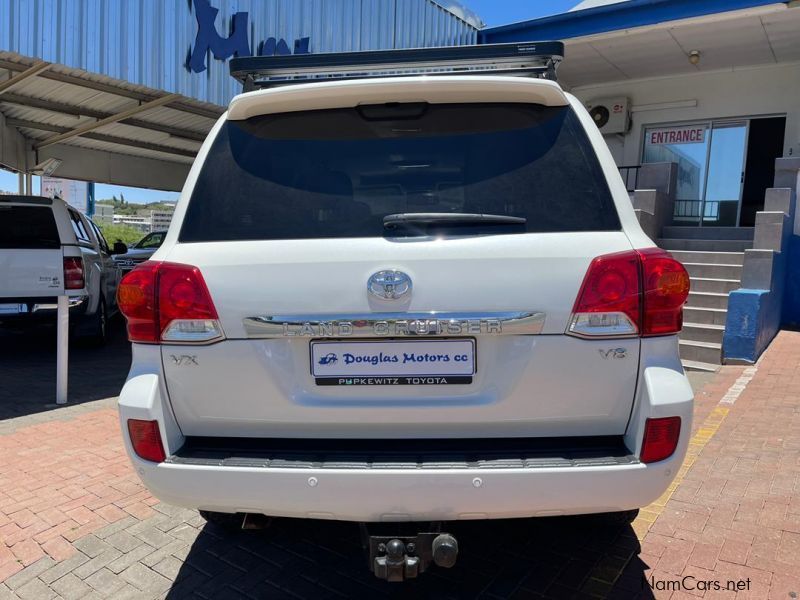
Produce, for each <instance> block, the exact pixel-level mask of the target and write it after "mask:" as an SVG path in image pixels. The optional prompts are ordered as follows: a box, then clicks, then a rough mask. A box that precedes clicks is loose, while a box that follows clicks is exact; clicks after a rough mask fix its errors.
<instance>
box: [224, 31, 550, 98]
mask: <svg viewBox="0 0 800 600" xmlns="http://www.w3.org/2000/svg"><path fill="white" fill-rule="evenodd" d="M562 60H564V44H563V42H525V43H513V44H483V45H477V46H447V47H443V48H412V49H404V50H371V51H366V52H331V53H323V54H289V55H283V56H247V57H241V58H234V59H232V60H231V61H230V70H231V76H233V77H234V78H236V79H237V80H239V81H240V82H242V85H243V87H244V91H245V92H250V91H253V90H258V89H265V88H269V87H275V86H279V85H287V84H293V83H308V82H312V81H342V80H349V79H371V78H377V77H387V76H390V77H403V76H413V75H482V74H485V75H516V76H527V77H538V78H542V79H549V80H552V81H555V80H556V69H557V68H558V65H559V63H560V62H561V61H562Z"/></svg>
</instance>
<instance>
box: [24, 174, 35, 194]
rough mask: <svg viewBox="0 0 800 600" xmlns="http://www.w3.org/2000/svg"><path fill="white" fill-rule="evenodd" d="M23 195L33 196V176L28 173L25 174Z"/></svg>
mask: <svg viewBox="0 0 800 600" xmlns="http://www.w3.org/2000/svg"><path fill="white" fill-rule="evenodd" d="M25 193H26V194H27V195H28V196H33V175H31V174H30V173H25Z"/></svg>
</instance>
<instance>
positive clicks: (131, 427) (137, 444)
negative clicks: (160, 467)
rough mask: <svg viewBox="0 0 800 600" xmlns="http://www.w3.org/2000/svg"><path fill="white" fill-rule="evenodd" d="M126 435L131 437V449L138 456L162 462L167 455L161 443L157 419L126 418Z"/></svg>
mask: <svg viewBox="0 0 800 600" xmlns="http://www.w3.org/2000/svg"><path fill="white" fill-rule="evenodd" d="M128 435H129V436H130V438H131V446H133V451H134V452H136V454H137V456H139V458H143V459H144V460H150V461H153V462H157V463H159V462H164V459H165V458H166V457H167V456H166V453H165V452H164V445H163V444H162V443H161V432H160V431H159V429H158V421H142V420H140V419H128Z"/></svg>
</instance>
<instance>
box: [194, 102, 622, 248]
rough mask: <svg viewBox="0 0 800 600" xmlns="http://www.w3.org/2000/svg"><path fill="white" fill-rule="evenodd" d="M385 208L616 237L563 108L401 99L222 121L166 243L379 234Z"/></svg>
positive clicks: (602, 185) (615, 221)
mask: <svg viewBox="0 0 800 600" xmlns="http://www.w3.org/2000/svg"><path fill="white" fill-rule="evenodd" d="M397 213H470V214H491V215H503V216H515V217H523V218H524V219H526V222H525V224H524V227H523V228H522V232H530V233H541V232H565V231H601V230H618V229H620V222H619V218H618V217H617V213H616V210H615V208H614V204H613V201H612V197H611V194H610V192H609V189H608V186H607V184H606V180H605V177H604V175H603V172H602V170H601V168H600V165H599V163H598V161H597V158H596V156H595V154H594V151H593V149H592V146H591V144H590V143H589V140H588V139H587V137H586V133H585V132H584V130H583V128H582V126H581V125H580V123H579V122H578V118H577V116H576V115H575V113H574V112H573V111H572V109H571V108H570V107H544V106H538V105H530V104H510V103H509V104H505V103H504V104H430V105H429V104H426V103H413V104H386V105H369V106H360V107H357V108H345V109H332V110H319V111H308V112H294V113H281V114H275V115H262V116H257V117H252V118H250V119H248V120H246V121H227V122H226V123H225V124H224V125H223V126H222V129H221V130H220V132H219V134H218V136H217V138H216V140H215V141H214V143H213V144H212V147H211V150H210V152H209V154H208V156H207V158H206V160H205V162H204V164H203V167H202V170H201V172H200V175H199V177H198V180H197V183H196V185H195V187H194V191H193V193H192V197H191V200H190V202H189V206H188V210H187V212H186V215H185V218H184V221H183V227H182V229H181V233H180V240H181V241H182V242H205V241H223V240H276V239H309V238H339V237H342V238H343V237H377V236H386V235H391V233H389V232H387V231H386V229H385V228H384V224H383V218H384V217H385V216H386V215H390V214H397ZM477 227H478V228H480V225H478V226H477ZM487 228H488V229H489V230H490V231H487V232H491V233H496V232H497V228H496V227H494V228H492V227H491V226H487ZM508 231H509V232H514V233H519V232H520V231H519V228H509V230H508ZM475 232H476V231H475V228H474V227H473V228H471V229H470V233H475ZM478 233H480V231H478ZM452 234H453V235H457V234H458V230H454V231H453V232H452Z"/></svg>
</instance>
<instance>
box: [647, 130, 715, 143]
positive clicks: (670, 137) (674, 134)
mask: <svg viewBox="0 0 800 600" xmlns="http://www.w3.org/2000/svg"><path fill="white" fill-rule="evenodd" d="M705 140H706V128H705V126H704V125H690V126H688V127H665V128H663V129H650V130H648V132H647V141H648V142H649V143H650V144H652V145H654V146H660V145H664V144H702V143H704V142H705Z"/></svg>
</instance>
